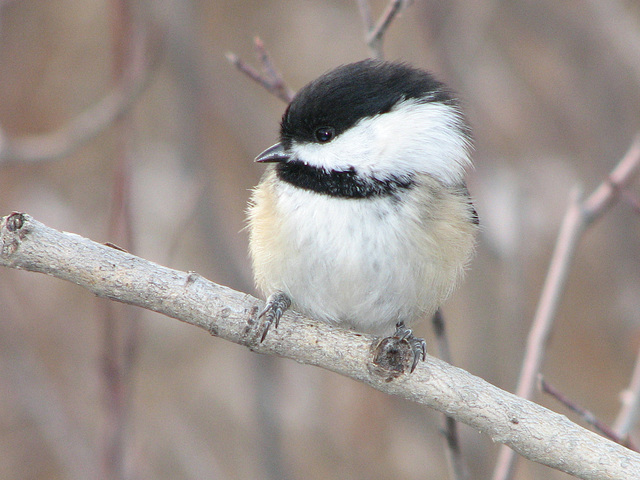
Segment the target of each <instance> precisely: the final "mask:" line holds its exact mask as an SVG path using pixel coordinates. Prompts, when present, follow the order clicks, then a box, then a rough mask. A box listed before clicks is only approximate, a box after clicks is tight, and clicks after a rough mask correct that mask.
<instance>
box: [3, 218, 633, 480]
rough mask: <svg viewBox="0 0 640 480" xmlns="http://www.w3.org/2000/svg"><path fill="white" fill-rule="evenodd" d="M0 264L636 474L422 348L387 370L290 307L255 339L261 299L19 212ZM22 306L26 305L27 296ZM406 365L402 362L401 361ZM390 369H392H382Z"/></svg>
mask: <svg viewBox="0 0 640 480" xmlns="http://www.w3.org/2000/svg"><path fill="white" fill-rule="evenodd" d="M0 265H2V266H6V267H9V268H16V269H20V270H28V271H33V272H40V273H45V274H48V275H52V276H55V277H57V278H60V279H63V280H67V281H70V282H73V283H75V284H77V285H80V286H81V287H83V288H86V289H88V290H90V291H91V292H93V293H94V294H95V295H97V296H99V297H105V298H109V299H112V300H117V301H119V302H122V303H127V304H131V305H137V306H140V307H143V308H146V309H149V310H152V311H155V312H159V313H162V314H164V315H167V316H169V317H172V318H176V319H178V320H180V321H183V322H186V323H189V324H192V325H195V326H198V327H200V328H202V329H204V330H206V331H208V332H210V333H211V334H212V335H215V336H218V337H220V338H223V339H225V340H229V341H231V342H234V343H237V344H239V345H244V346H246V347H248V348H249V349H251V350H252V351H254V352H256V353H262V354H269V355H279V356H282V357H286V358H291V359H295V360H296V361H298V362H300V363H305V364H309V365H316V366H320V367H322V368H325V369H327V370H330V371H333V372H336V373H339V374H341V375H344V376H347V377H350V378H353V379H354V380H358V381H360V382H363V383H365V384H367V385H370V386H372V387H374V388H376V389H378V390H380V391H382V392H386V393H388V394H392V395H398V396H400V397H403V398H405V399H408V400H411V401H414V402H418V403H420V404H422V405H425V406H428V407H431V408H434V409H436V410H438V411H440V412H443V413H446V414H447V415H448V416H450V417H451V418H454V419H455V420H456V421H460V422H463V423H466V424H467V425H470V426H471V427H473V428H474V429H477V430H479V431H481V432H484V433H485V434H487V435H489V436H490V437H491V439H492V440H493V441H496V442H500V443H504V444H505V445H508V446H510V447H511V448H513V449H515V450H516V451H517V452H518V453H520V454H521V455H523V456H525V457H527V458H529V459H531V460H533V461H536V462H539V463H542V464H545V465H548V466H550V467H552V468H555V469H558V470H561V471H563V472H567V473H569V474H571V475H575V476H577V477H579V478H583V479H586V480H595V479H602V478H616V479H618V480H632V479H637V478H638V477H639V476H640V455H639V454H637V453H635V452H632V451H630V450H628V449H626V448H624V447H622V446H621V445H618V444H616V443H614V442H611V441H610V440H608V439H605V438H603V437H601V436H599V435H597V434H595V433H593V432H590V431H589V430H586V429H584V428H582V427H580V426H578V425H576V424H575V423H573V422H570V421H569V420H568V419H567V418H566V417H565V416H563V415H559V414H557V413H554V412H552V411H550V410H548V409H546V408H544V407H541V406H539V405H537V404H535V403H533V402H531V401H528V400H525V399H522V398H519V397H517V396H515V395H513V394H511V393H508V392H505V391H503V390H500V389H499V388H497V387H495V386H493V385H491V384H489V383H487V382H485V381H484V380H482V379H481V378H478V377H475V376H473V375H471V374H470V373H468V372H466V371H464V370H462V369H460V368H456V367H453V366H451V365H449V364H448V363H446V362H443V361H441V360H438V359H436V358H433V357H431V356H427V358H426V360H425V361H424V362H421V363H420V364H419V365H418V367H417V368H416V370H415V371H414V372H413V373H412V374H410V375H409V374H401V375H399V376H398V377H397V378H393V379H391V378H389V377H390V376H389V375H386V374H385V372H384V371H381V365H373V364H372V363H371V359H372V353H371V352H372V348H373V345H375V344H376V343H377V342H376V338H375V337H373V336H371V335H366V334H361V333H356V332H351V331H347V330H344V329H341V328H337V327H334V326H331V325H328V324H324V323H319V322H314V321H313V320H311V319H308V318H306V317H303V316H302V315H299V314H297V313H295V312H287V313H285V315H284V316H283V318H282V320H281V322H280V325H279V327H278V328H277V329H274V330H273V331H271V332H270V333H269V335H268V336H267V338H266V340H265V341H264V342H260V341H259V339H260V336H261V334H262V329H261V325H260V323H259V322H257V320H256V317H257V312H258V311H259V310H260V307H261V306H262V305H263V302H261V301H260V300H258V299H256V298H254V297H252V296H250V295H248V294H245V293H242V292H237V291H235V290H231V289H230V288H227V287H224V286H220V285H216V284H214V283H213V282H210V281H209V280H207V279H205V278H203V277H201V276H200V275H198V274H196V273H193V272H191V273H188V272H180V271H177V270H173V269H169V268H166V267H162V266H160V265H158V264H155V263H152V262H149V261H147V260H144V259H142V258H139V257H136V256H134V255H131V254H129V253H127V252H124V251H121V250H117V249H114V248H111V247H108V246H106V245H101V244H99V243H96V242H92V241H91V240H88V239H86V238H83V237H80V236H79V235H75V234H72V233H65V232H60V231H57V230H55V229H52V228H50V227H47V226H46V225H44V224H42V223H40V222H38V221H36V220H34V219H33V218H32V217H30V216H29V215H26V214H22V213H13V214H11V215H8V216H6V217H3V218H2V220H1V221H0ZM25 308H29V307H28V306H27V305H25ZM407 368H408V366H407ZM387 373H390V372H387Z"/></svg>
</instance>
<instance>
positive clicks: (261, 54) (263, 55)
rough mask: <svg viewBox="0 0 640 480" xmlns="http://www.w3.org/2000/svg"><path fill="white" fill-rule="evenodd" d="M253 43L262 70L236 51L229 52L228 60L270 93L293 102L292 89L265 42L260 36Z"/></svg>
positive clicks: (286, 101)
mask: <svg viewBox="0 0 640 480" xmlns="http://www.w3.org/2000/svg"><path fill="white" fill-rule="evenodd" d="M253 44H254V47H255V51H256V56H257V57H258V62H259V63H260V65H261V66H262V72H259V71H258V70H256V69H255V68H253V67H252V66H251V65H249V64H248V63H246V62H245V61H244V60H242V59H241V58H239V57H238V56H237V55H236V54H235V53H231V52H230V53H227V60H229V62H231V63H232V64H233V65H235V67H236V68H237V69H238V70H240V71H241V72H242V73H244V74H245V75H246V76H247V77H249V78H250V79H251V80H253V81H254V82H256V83H259V84H260V85H262V86H263V87H264V88H265V89H266V90H267V91H268V92H269V93H271V94H273V95H275V96H276V97H278V98H279V99H280V100H282V101H283V102H285V103H289V102H291V100H292V99H293V96H294V92H293V90H291V89H290V88H289V87H288V86H287V84H286V83H285V82H284V79H283V78H282V74H280V72H279V71H278V70H277V69H276V68H275V66H274V65H273V62H272V61H271V56H270V55H269V52H267V49H266V47H265V46H264V43H263V42H262V40H261V39H260V38H259V37H255V38H254V39H253Z"/></svg>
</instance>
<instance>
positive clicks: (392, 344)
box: [373, 322, 427, 379]
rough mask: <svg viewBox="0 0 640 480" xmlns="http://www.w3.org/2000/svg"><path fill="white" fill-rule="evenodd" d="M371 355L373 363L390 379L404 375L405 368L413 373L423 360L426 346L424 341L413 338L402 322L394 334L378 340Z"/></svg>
mask: <svg viewBox="0 0 640 480" xmlns="http://www.w3.org/2000/svg"><path fill="white" fill-rule="evenodd" d="M373 355H374V358H373V363H374V364H375V365H376V366H377V367H379V368H380V369H381V371H386V372H387V374H389V375H390V377H389V378H390V379H391V378H396V377H398V376H400V375H401V374H402V373H404V371H405V369H406V367H407V366H409V372H413V371H414V370H415V369H416V366H417V365H418V362H419V361H420V360H424V359H425V357H426V355H427V345H426V343H425V341H424V339H422V338H418V337H415V336H414V335H413V333H412V332H411V329H409V328H407V327H406V326H405V324H404V322H398V323H397V324H396V331H395V332H394V334H393V335H391V336H390V337H386V338H383V339H382V340H380V342H379V343H378V344H377V345H376V346H375V348H374V351H373Z"/></svg>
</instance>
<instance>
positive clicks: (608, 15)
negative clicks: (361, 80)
mask: <svg viewBox="0 0 640 480" xmlns="http://www.w3.org/2000/svg"><path fill="white" fill-rule="evenodd" d="M385 5H386V2H384V1H374V2H372V7H373V10H374V13H375V15H376V16H377V15H379V14H380V12H381V11H382V10H383V9H384V7H385ZM144 32H147V35H146V37H145V38H146V39H147V40H146V43H145V45H146V50H145V52H143V54H142V55H138V56H136V55H137V54H135V52H134V53H132V48H131V45H135V44H137V43H136V42H140V39H139V37H141V36H144V35H142V34H143V33H144ZM255 35H259V36H260V37H261V38H262V39H263V40H264V42H265V44H266V45H267V48H268V49H269V50H270V52H271V54H272V57H273V59H274V61H275V62H276V63H277V65H278V67H279V68H280V69H281V71H282V73H283V75H284V78H285V79H286V80H287V82H288V83H289V85H290V86H291V87H292V88H294V89H298V88H300V87H301V86H302V85H304V84H305V83H306V82H308V81H309V80H311V79H313V78H315V77H316V76H318V75H319V74H321V73H323V72H324V71H326V70H328V69H330V68H332V67H334V66H337V65H339V64H341V63H347V62H351V61H355V60H359V59H362V58H364V57H365V56H367V55H368V50H367V48H366V46H365V43H364V41H363V35H362V23H361V19H360V15H359V11H358V7H357V5H356V2H354V1H322V2H318V1H304V0H287V1H268V0H263V1H245V2H238V1H233V0H209V1H186V0H157V1H148V2H145V1H142V0H141V1H137V2H136V1H133V2H130V3H127V2H123V1H118V0H111V1H106V2H99V1H79V0H14V1H10V0H4V1H2V2H0V127H1V128H2V137H1V142H0V150H2V149H6V148H8V147H7V145H9V144H10V142H11V141H13V140H15V141H22V140H27V141H28V140H30V139H31V140H33V139H35V140H38V139H41V138H42V137H38V136H39V135H44V134H48V133H51V132H56V131H58V129H59V128H61V127H62V126H63V125H66V124H67V122H70V121H73V119H76V118H78V115H80V114H81V113H82V112H86V111H89V110H90V109H91V108H92V105H94V104H95V103H96V102H98V101H100V100H101V99H103V98H104V97H105V95H106V94H107V92H109V91H112V88H115V89H116V91H117V89H118V85H119V80H118V79H121V78H123V77H126V76H127V75H128V74H127V72H128V71H129V70H130V69H129V65H133V66H134V68H133V70H136V69H137V70H136V71H137V72H138V73H137V74H136V75H138V76H137V77H136V78H138V80H139V79H140V78H146V82H147V83H146V89H145V90H144V91H143V92H142V94H141V95H140V96H138V97H136V98H135V99H134V100H132V101H131V102H130V103H132V105H131V108H130V109H129V110H128V113H127V115H126V116H124V117H121V118H120V119H119V120H118V121H116V122H109V123H108V128H105V129H103V130H101V131H100V133H99V134H98V135H96V136H95V137H94V138H90V139H88V141H86V142H84V143H83V144H82V145H79V146H77V148H73V149H71V151H69V152H64V154H63V155H61V158H54V159H48V158H46V157H47V156H48V155H47V153H49V150H48V149H49V148H50V149H51V151H53V147H52V146H47V145H49V144H40V143H36V144H35V145H36V146H40V147H42V145H44V147H43V148H44V151H42V150H40V151H38V150H37V149H36V152H35V153H38V154H40V155H42V156H44V157H45V158H44V159H43V160H42V161H39V162H29V161H26V160H24V161H11V157H10V156H9V157H6V155H5V157H6V158H4V159H3V160H0V162H1V163H0V207H1V209H0V215H6V214H8V213H10V212H11V211H13V210H18V211H24V212H27V213H29V214H31V215H33V216H34V217H35V218H36V219H38V220H40V221H42V222H44V223H46V224H48V225H50V226H52V227H55V228H58V229H61V230H66V231H71V232H75V233H78V234H80V235H83V236H86V237H90V238H92V239H94V240H96V241H100V242H107V241H111V242H114V243H116V244H118V245H121V246H123V247H125V248H127V249H129V250H131V251H132V252H133V253H135V254H137V255H140V256H143V257H145V258H148V259H150V260H153V261H156V262H159V263H162V264H165V265H168V266H171V267H173V268H177V269H182V270H194V271H197V272H199V273H201V274H202V275H204V276H206V277H208V278H210V279H212V280H214V281H216V282H218V283H222V284H225V285H229V286H231V287H233V288H237V289H242V290H245V291H249V292H252V291H253V287H252V281H251V275H250V269H249V266H248V258H247V254H246V244H247V234H246V232H245V231H243V230H242V228H243V226H244V208H245V205H246V201H247V198H248V195H249V189H250V188H251V187H252V186H253V185H255V184H256V183H257V181H258V179H259V177H260V175H261V172H262V167H261V166H260V165H255V164H253V163H252V159H253V158H254V156H255V155H256V154H257V153H259V152H260V151H261V150H262V149H264V148H266V147H267V146H269V145H271V144H272V143H273V142H274V141H275V140H276V136H277V131H278V121H279V118H280V115H281V114H282V112H283V110H284V107H285V105H284V104H283V103H282V102H281V101H280V100H278V99H277V98H275V97H274V96H271V95H269V94H268V93H267V92H266V91H264V90H262V89H261V88H260V87H259V86H258V85H257V84H254V83H252V82H251V81H250V80H249V79H247V78H246V77H244V76H243V75H241V74H240V73H239V72H237V71H236V70H235V69H234V68H233V67H232V66H231V65H230V64H229V63H228V62H227V60H226V59H225V53H227V52H228V51H233V52H235V53H236V54H238V55H240V56H241V57H242V58H244V59H245V60H247V61H250V62H254V58H253V48H252V41H253V37H254V36H255ZM122 39H125V41H124V42H123V41H122ZM142 42H145V41H144V40H143V41H142ZM133 50H135V49H133ZM385 56H386V58H388V59H402V60H406V61H409V62H411V63H413V64H415V65H417V66H420V67H423V68H427V69H430V70H432V71H434V72H436V74H437V75H438V76H439V77H440V78H441V79H443V80H444V81H446V82H447V83H449V84H450V85H451V86H452V87H453V88H454V89H455V90H457V91H458V92H459V94H460V96H461V98H462V99H463V103H464V106H465V110H466V112H467V114H468V117H469V119H470V122H471V124H472V126H473V129H474V132H475V139H476V147H477V149H476V153H475V164H476V170H475V171H474V172H471V175H470V180H469V187H470V190H471V192H472V194H473V196H474V197H475V200H476V204H477V209H478V212H479V215H480V219H481V223H482V225H483V231H482V235H481V238H480V239H479V248H478V254H477V257H476V259H475V261H474V263H473V267H472V269H471V271H470V272H469V274H468V276H467V278H466V281H465V283H464V285H463V286H462V288H461V289H460V290H459V291H458V292H457V293H456V294H455V296H454V298H453V299H452V300H451V301H450V302H449V303H448V304H447V305H446V307H445V314H446V317H447V319H448V326H449V332H450V341H451V344H452V349H453V355H454V359H455V363H456V364H457V365H459V366H461V367H463V368H465V369H467V370H469V371H470V372H472V373H474V374H476V375H479V376H481V377H483V378H485V379H486V380H488V381H489V382H491V383H494V384H496V385H498V386H499V387H501V388H504V389H507V390H511V391H513V390H514V388H515V385H516V380H517V375H518V372H519V368H520V364H521V359H522V354H523V351H524V344H525V341H526V335H527V332H528V328H529V325H530V322H531V318H532V315H533V312H534V310H535V305H536V302H537V299H538V296H539V292H540V288H541V285H542V282H543V280H544V276H545V273H546V269H547V266H548V261H549V257H550V254H551V251H552V247H553V244H554V241H555V236H556V234H557V231H558V227H559V223H560V220H561V218H562V215H563V212H564V209H565V206H566V204H567V199H568V196H569V191H570V190H571V188H572V187H573V186H574V185H576V184H578V185H582V187H583V188H584V190H585V191H586V192H591V191H592V190H593V188H594V187H595V186H596V185H597V184H598V183H599V182H600V181H601V180H603V179H604V178H605V176H606V175H607V173H608V172H609V171H610V170H611V168H612V167H613V166H614V165H615V163H616V162H617V160H618V159H619V158H620V157H621V156H622V155H623V154H624V152H625V151H626V149H627V147H628V146H629V144H630V143H631V140H632V138H633V136H634V134H635V133H636V132H637V131H638V130H639V129H640V115H639V113H640V88H639V87H640V6H639V4H638V3H637V2H635V1H631V0H629V1H619V0H566V1H562V2H558V1H555V0H542V1H540V0H518V1H512V2H498V1H495V0H484V1H476V2H468V1H461V0H457V1H456V0H454V1H451V2H440V1H427V0H423V1H420V0H417V1H416V2H415V3H414V4H413V5H412V6H411V7H410V8H409V9H408V10H406V11H405V13H404V14H403V15H402V16H401V17H400V18H398V19H396V21H395V22H394V24H393V25H392V26H391V28H390V30H389V31H388V34H387V37H386V41H385ZM146 63H149V64H150V66H146V67H145V65H146ZM254 64H256V65H257V63H254ZM140 71H142V72H143V73H141V74H140ZM145 72H146V73H145ZM125 104H126V102H125ZM92 118H93V120H95V117H92ZM80 123H81V124H84V125H87V124H89V123H90V121H86V122H85V121H82V122H80ZM32 136H35V137H32ZM73 146H74V147H75V146H76V145H75V144H73ZM45 147H46V148H45ZM5 153H6V151H5ZM32 153H34V152H32ZM35 153H34V155H35ZM630 191H631V192H632V193H635V194H636V195H640V188H639V187H638V184H637V183H634V184H633V185H632V187H631V188H630ZM127 192H128V193H127ZM639 258H640V217H639V216H638V212H636V211H634V209H633V208H632V207H631V206H630V205H629V204H621V205H619V206H618V207H616V208H615V209H614V210H612V211H610V212H609V213H608V214H607V215H606V216H605V218H604V219H602V220H601V221H600V222H598V223H597V224H595V225H594V226H593V227H592V228H591V229H590V230H589V231H588V232H587V234H586V235H585V237H584V238H583V240H582V242H581V244H580V248H579V251H578V255H577V258H576V262H575V265H574V267H573V269H572V271H571V275H570V278H569V282H568V288H567V291H566V295H565V297H564V299H563V301H562V306H561V309H560V312H559V316H558V320H557V326H556V329H555V332H554V335H553V337H552V343H551V344H550V346H549V352H548V357H547V361H546V363H545V366H544V374H545V376H546V378H547V379H548V380H549V381H550V382H552V383H553V384H554V385H555V386H556V387H558V388H560V389H561V390H562V391H563V392H564V393H565V394H567V395H569V396H570V397H571V398H573V399H574V400H575V401H576V402H578V403H580V404H582V405H584V406H585V407H587V408H589V409H591V410H592V411H593V412H594V413H596V414H597V415H598V416H599V418H601V419H602V420H603V421H605V422H613V421H614V419H615V417H616V414H617V412H618V410H619V408H620V399H619V396H620V392H621V391H622V390H624V388H626V386H627V385H628V382H629V378H630V375H631V371H632V368H633V364H634V360H635V356H636V351H637V348H638V339H639V336H638V329H639V327H640V268H639V267H640V265H639ZM132 325H136V326H137V327H132ZM417 333H419V334H420V335H421V336H425V337H426V339H427V342H428V347H429V350H430V351H431V352H434V351H435V345H434V342H433V336H432V334H431V332H430V329H429V324H428V322H424V323H423V324H422V325H420V326H419V328H418V329H417ZM537 400H538V401H539V402H541V403H542V404H544V405H546V406H549V407H550V408H552V409H554V410H556V411H559V412H561V413H566V414H568V415H570V416H571V414H569V413H568V412H567V410H565V409H564V408H563V407H562V406H560V405H559V404H558V403H557V402H556V401H555V400H553V399H550V398H548V397H545V396H543V395H542V394H538V396H537ZM571 418H573V419H575V417H573V416H571ZM575 420H577V419H575ZM440 421H441V419H440V416H439V414H437V413H436V412H432V411H429V410H425V409H424V408H421V407H418V406H416V405H413V404H410V403H408V402H404V401H400V400H398V399H395V398H390V397H388V396H386V395H384V394H381V393H379V392H377V391H374V390H372V389H370V388H368V387H365V386H363V385H360V384H358V383H356V382H354V381H352V380H348V379H345V378H341V377H338V376H336V375H335V374H332V373H328V372H325V371H322V370H319V369H317V368H313V367H308V366H304V365H298V364H296V363H294V362H291V361H284V360H280V359H275V358H263V357H260V356H257V355H255V354H253V353H251V352H249V351H248V350H246V349H244V348H241V347H238V346H236V345H232V344H230V343H227V342H224V341H222V340H219V339H216V338H212V337H211V336H209V335H207V334H206V333H203V332H202V331H200V330H198V329H196V328H194V327H192V326H188V325H183V324H181V323H179V322H177V321H175V320H172V319H168V318H164V317H162V316H159V315H156V314H152V313H150V312H146V311H140V310H136V309H128V308H121V306H120V305H117V306H116V305H113V304H109V302H106V301H102V300H97V299H96V298H94V297H93V296H92V295H91V294H89V293H88V292H86V291H84V290H82V289H80V288H78V287H76V286H74V285H71V284H68V283H65V282H62V281H59V280H56V279H53V278H48V277H45V276H42V275H37V274H30V273H25V272H17V271H9V270H7V269H0V478H3V479H5V478H6V479H14V478H15V479H86V478H130V479H203V478H210V479H298V478H305V479H326V478H340V479H387V478H403V479H443V478H446V475H447V474H446V462H445V459H444V455H443V453H442V452H443V450H442V446H441V441H440V436H439V429H440ZM577 421H578V422H579V420H577ZM461 436H462V448H463V453H464V456H465V458H466V460H467V462H468V464H469V468H470V471H471V474H472V478H488V477H489V476H490V474H491V471H492V468H493V464H494V461H495V455H496V453H497V450H498V448H497V446H495V445H493V444H492V442H491V441H490V440H489V439H488V438H486V437H484V436H482V435H479V434H478V433H477V432H475V431H472V430H471V429H469V428H466V427H464V426H462V427H461ZM516 478H517V479H521V480H525V479H534V478H535V479H542V478H544V479H556V478H557V479H560V478H568V476H567V475H564V474H560V473H557V472H553V471H551V470H550V469H548V468H546V467H541V466H539V465H534V464H532V463H530V462H527V461H520V463H519V465H518V468H517V471H516Z"/></svg>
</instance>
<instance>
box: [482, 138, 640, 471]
mask: <svg viewBox="0 0 640 480" xmlns="http://www.w3.org/2000/svg"><path fill="white" fill-rule="evenodd" d="M639 169H640V135H638V136H637V137H636V138H635V140H634V142H633V143H632V145H631V147H630V148H629V150H628V151H627V153H626V154H625V155H624V157H623V158H622V159H621V160H620V161H619V162H618V164H617V165H616V167H615V168H614V169H613V170H612V171H611V173H610V174H609V176H608V177H607V178H606V179H605V180H604V181H603V182H602V183H601V184H600V185H599V186H598V187H597V188H596V189H595V190H594V191H593V193H592V194H591V195H589V197H587V198H586V199H584V200H582V198H581V195H580V192H579V191H578V190H577V189H574V190H573V192H572V195H571V199H570V202H569V206H568V207H567V210H566V212H565V216H564V219H563V221H562V226H561V227H560V233H559V234H558V239H557V240H556V246H555V249H554V252H553V256H552V258H551V262H550V265H549V271H548V273H547V277H546V279H545V283H544V286H543V288H542V293H541V295H540V300H539V302H538V308H537V309H536V313H535V315H534V319H533V322H532V325H531V329H530V330H529V336H528V338H527V347H526V350H525V356H524V361H523V363H522V370H521V371H520V377H519V380H518V388H517V390H516V393H517V394H518V395H519V396H521V397H523V398H527V399H529V398H531V397H532V396H533V392H534V388H535V386H536V381H537V378H538V373H539V372H540V369H541V367H542V363H543V360H544V355H545V352H546V347H547V342H548V340H549V336H550V335H551V331H552V329H553V324H554V322H555V317H556V312H557V311H558V307H559V305H560V300H561V299H562V295H563V293H564V289H565V286H566V282H567V277H568V274H569V269H570V268H571V264H572V262H573V259H574V257H575V253H576V249H577V247H578V242H579V241H580V239H581V238H582V235H583V233H584V232H585V231H586V229H587V228H588V227H589V226H590V225H591V224H593V222H595V221H596V220H597V219H598V218H600V217H601V216H602V215H603V214H604V213H605V212H606V211H608V210H609V208H611V207H612V206H613V205H614V204H615V203H616V202H617V201H618V199H619V198H620V195H618V193H619V192H620V191H621V190H622V189H624V187H625V186H626V185H627V184H628V183H629V182H630V181H631V180H632V178H633V177H634V176H635V175H636V174H637V173H638V170H639ZM514 463H515V456H514V454H513V452H512V451H510V450H508V449H505V448H503V449H501V451H500V453H499V455H498V461H497V462H496V467H495V469H494V473H493V480H507V479H508V478H510V477H511V474H512V472H513V468H514Z"/></svg>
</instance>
